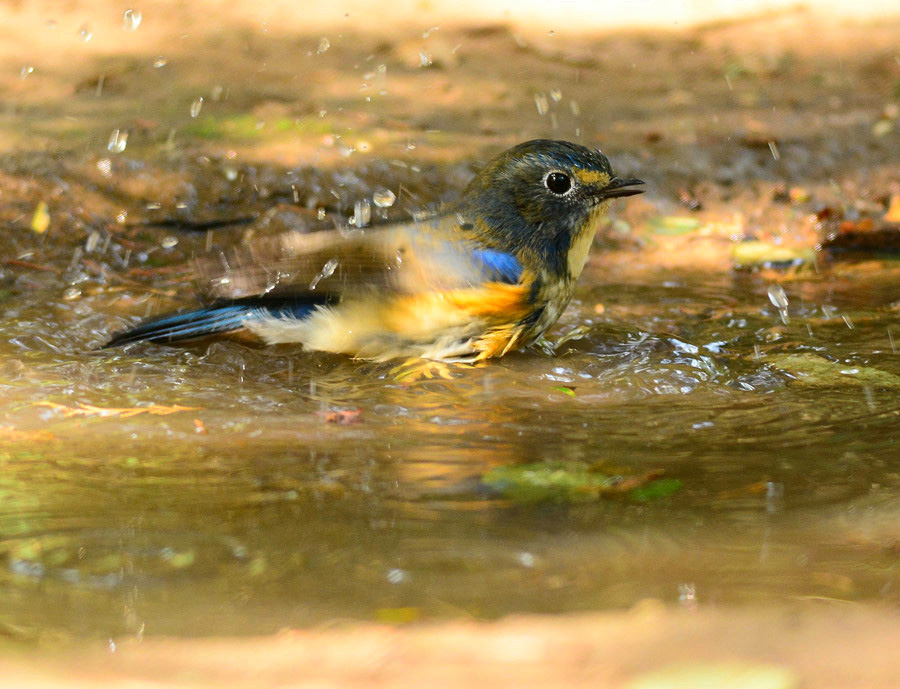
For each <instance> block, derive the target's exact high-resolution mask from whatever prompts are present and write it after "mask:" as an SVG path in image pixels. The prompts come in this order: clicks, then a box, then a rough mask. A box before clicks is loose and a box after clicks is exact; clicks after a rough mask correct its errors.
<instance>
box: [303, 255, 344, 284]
mask: <svg viewBox="0 0 900 689" xmlns="http://www.w3.org/2000/svg"><path fill="white" fill-rule="evenodd" d="M337 267H338V260H337V259H336V258H331V259H329V260H328V262H327V263H326V264H325V265H324V266H322V270H320V271H319V274H318V275H316V276H315V277H314V278H313V279H312V282H310V283H309V288H310V289H315V288H316V285H318V284H319V282H320V281H321V280H324V279H325V278H330V277H331V276H332V275H334V271H336V270H337Z"/></svg>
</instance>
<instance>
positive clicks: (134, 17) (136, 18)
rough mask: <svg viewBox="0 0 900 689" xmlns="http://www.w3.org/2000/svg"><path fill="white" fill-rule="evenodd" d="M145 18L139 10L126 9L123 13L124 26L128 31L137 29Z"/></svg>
mask: <svg viewBox="0 0 900 689" xmlns="http://www.w3.org/2000/svg"><path fill="white" fill-rule="evenodd" d="M143 18H144V16H143V15H142V14H141V13H140V12H138V11H135V10H130V9H129V10H125V13H124V14H123V15H122V28H123V29H125V30H126V31H137V28H138V27H139V26H140V25H141V19H143Z"/></svg>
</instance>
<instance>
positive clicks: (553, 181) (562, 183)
mask: <svg viewBox="0 0 900 689" xmlns="http://www.w3.org/2000/svg"><path fill="white" fill-rule="evenodd" d="M544 186H546V187H547V188H548V189H549V190H550V191H551V192H552V193H554V194H556V195H557V196H562V195H563V194H565V193H566V192H567V191H569V189H571V188H572V178H571V177H569V176H568V175H567V174H566V173H564V172H551V173H550V174H549V175H547V176H546V177H544Z"/></svg>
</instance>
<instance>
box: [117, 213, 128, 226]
mask: <svg viewBox="0 0 900 689" xmlns="http://www.w3.org/2000/svg"><path fill="white" fill-rule="evenodd" d="M126 220H128V211H120V212H119V214H118V215H117V216H116V222H117V223H119V224H120V225H124V224H125V221H126Z"/></svg>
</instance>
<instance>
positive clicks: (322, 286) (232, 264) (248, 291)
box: [197, 216, 523, 301]
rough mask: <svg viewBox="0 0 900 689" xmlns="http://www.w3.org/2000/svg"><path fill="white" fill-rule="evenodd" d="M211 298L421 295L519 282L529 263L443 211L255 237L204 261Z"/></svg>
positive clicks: (203, 286) (200, 267)
mask: <svg viewBox="0 0 900 689" xmlns="http://www.w3.org/2000/svg"><path fill="white" fill-rule="evenodd" d="M197 275H198V288H199V291H200V292H201V294H202V295H203V296H205V297H206V298H207V299H210V300H214V301H218V300H222V299H240V298H247V297H252V296H258V295H267V296H269V297H284V296H291V297H304V296H315V297H321V295H323V294H328V295H330V296H332V297H336V298H340V297H343V296H345V295H347V294H353V293H361V292H369V291H372V290H373V289H374V290H377V291H378V292H387V293H395V294H399V295H403V294H406V295H415V294H422V293H426V292H437V291H446V290H458V289H468V288H475V287H478V286H481V285H485V284H489V283H503V284H517V283H519V282H520V280H521V279H522V275H523V269H522V266H521V264H520V263H519V261H518V259H517V258H516V257H515V256H513V255H511V254H508V253H504V252H502V251H498V250H495V249H491V248H488V247H486V246H484V245H482V244H480V243H478V242H476V241H474V240H472V239H471V238H468V237H465V236H463V235H462V233H461V232H460V231H459V229H458V222H457V221H456V219H455V218H452V217H449V218H448V217H447V216H443V217H438V218H433V219H430V220H427V221H423V222H419V223H411V224H400V225H389V226H386V227H384V228H379V229H368V230H350V231H340V230H333V231H326V232H312V233H304V232H299V231H298V232H288V233H285V234H282V235H279V236H274V237H267V238H261V239H257V240H251V241H249V242H247V243H245V244H242V245H240V246H238V247H235V248H233V249H231V250H229V251H227V252H219V253H217V254H214V255H209V256H204V257H201V258H200V259H198V261H197Z"/></svg>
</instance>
